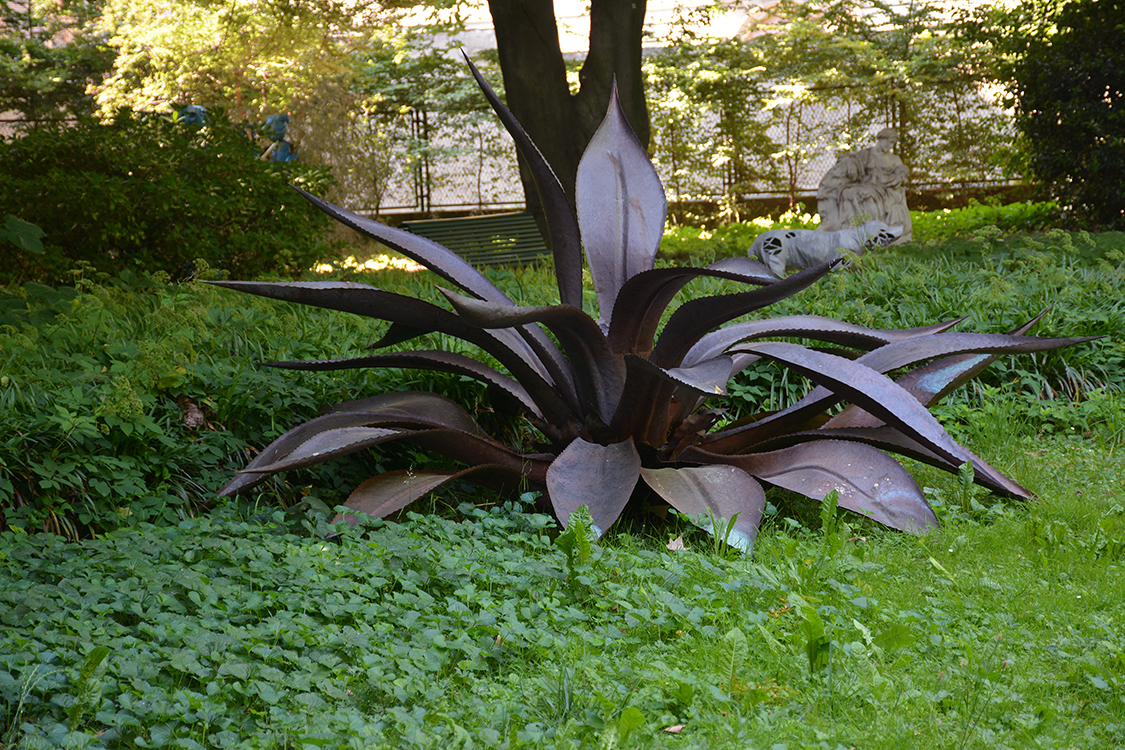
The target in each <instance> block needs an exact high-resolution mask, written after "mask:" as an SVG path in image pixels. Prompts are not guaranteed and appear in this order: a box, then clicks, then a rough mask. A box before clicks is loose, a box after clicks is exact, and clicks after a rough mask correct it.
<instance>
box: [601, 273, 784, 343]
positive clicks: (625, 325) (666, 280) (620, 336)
mask: <svg viewBox="0 0 1125 750" xmlns="http://www.w3.org/2000/svg"><path fill="white" fill-rule="evenodd" d="M740 260H741V261H750V259H749V258H741V259H739V258H728V259H726V261H721V262H720V263H712V264H711V265H709V266H707V267H706V268H691V267H685V268H653V269H650V270H648V271H642V272H640V273H638V274H635V275H634V276H632V277H631V278H629V279H628V280H627V281H626V282H625V283H624V284H623V285H622V286H621V290H620V291H619V292H618V293H617V298H618V300H620V304H618V305H617V306H616V307H614V310H613V318H612V320H611V322H610V325H609V345H610V347H611V348H612V349H613V351H615V352H617V353H618V354H637V355H640V356H647V355H648V353H649V352H650V351H652V342H653V339H654V337H655V336H656V329H657V327H658V326H659V325H660V318H661V316H662V315H663V314H664V310H665V309H666V308H667V307H668V304H669V303H670V302H671V301H672V300H673V299H675V297H676V294H677V293H678V292H679V291H680V290H681V289H683V287H684V285H686V284H687V283H688V282H689V281H691V280H692V279H696V278H699V277H700V276H710V277H715V278H721V279H731V280H732V281H742V282H745V283H748V284H758V285H759V286H765V285H766V284H774V283H776V282H777V279H776V278H775V277H773V276H770V277H769V279H768V280H766V279H763V278H762V277H761V276H759V275H757V274H756V273H755V272H754V271H755V269H754V268H753V264H752V263H741V262H739V263H732V262H729V261H740ZM754 263H757V261H754ZM758 265H759V266H760V265H761V263H758ZM762 267H763V268H765V266H762ZM720 353H721V352H720Z"/></svg>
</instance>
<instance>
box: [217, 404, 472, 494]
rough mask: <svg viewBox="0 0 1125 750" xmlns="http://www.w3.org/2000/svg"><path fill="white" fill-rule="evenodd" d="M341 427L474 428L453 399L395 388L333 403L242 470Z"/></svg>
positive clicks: (236, 488)
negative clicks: (396, 390) (395, 389)
mask: <svg viewBox="0 0 1125 750" xmlns="http://www.w3.org/2000/svg"><path fill="white" fill-rule="evenodd" d="M344 427H399V428H403V427H405V428H412V429H418V428H423V429H424V428H435V427H446V428H451V429H458V430H464V431H467V432H474V431H478V430H479V429H480V428H479V427H477V424H476V422H474V421H473V418H472V417H470V416H469V414H468V412H466V411H465V410H464V409H462V408H461V407H460V406H459V405H458V404H457V403H456V402H454V401H451V400H449V399H447V398H446V397H445V396H439V395H438V394H436V393H426V392H421V391H399V392H394V393H384V394H382V395H380V396H373V397H371V398H365V399H360V400H358V401H347V402H344V403H341V404H336V405H335V406H333V407H332V408H331V410H330V411H329V413H327V414H324V415H322V416H319V417H316V418H314V419H310V420H309V421H307V422H304V423H302V424H299V425H297V426H296V427H294V428H292V429H290V430H288V431H287V432H285V433H284V434H283V435H281V436H279V437H278V438H277V439H276V440H274V441H273V442H272V443H270V444H269V445H267V446H266V447H265V448H263V449H262V450H261V452H260V453H258V455H257V457H255V458H254V460H253V461H251V462H250V463H249V464H247V465H246V470H247V471H249V470H252V469H258V468H260V467H263V466H268V465H270V464H273V463H277V462H279V461H283V460H285V458H286V457H287V456H288V455H289V454H290V453H291V452H292V451H293V450H295V449H296V448H297V447H299V446H300V445H301V444H302V443H304V442H306V441H308V440H310V439H311V438H313V437H314V436H316V435H317V434H319V433H322V432H326V431H328V430H335V429H340V428H344ZM265 478H266V475H265V474H262V473H256V472H251V473H242V474H238V475H237V476H235V478H234V479H232V480H231V481H230V482H229V483H228V484H227V485H226V486H225V487H223V489H221V490H220V491H219V492H218V495H219V496H220V497H227V496H229V495H233V494H235V493H237V492H241V491H242V490H245V489H248V488H250V487H253V486H254V485H256V484H258V483H259V482H261V481H262V480H263V479H265Z"/></svg>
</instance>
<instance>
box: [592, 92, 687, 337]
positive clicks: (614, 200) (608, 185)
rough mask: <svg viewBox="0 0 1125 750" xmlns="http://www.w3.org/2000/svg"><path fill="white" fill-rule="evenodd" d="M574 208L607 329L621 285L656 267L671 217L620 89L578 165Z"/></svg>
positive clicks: (605, 328) (604, 328) (611, 100)
mask: <svg viewBox="0 0 1125 750" xmlns="http://www.w3.org/2000/svg"><path fill="white" fill-rule="evenodd" d="M575 204H576V207H577V209H578V227H579V230H580V231H581V233H582V244H583V247H584V249H585V251H586V261H587V262H588V263H589V264H590V275H591V276H593V278H594V290H595V291H596V292H597V294H598V323H599V324H600V325H601V327H602V330H608V328H609V321H610V319H611V315H612V313H613V306H614V304H615V303H616V302H617V293H618V292H619V291H620V290H621V287H622V285H623V284H624V283H625V282H626V281H628V280H629V279H630V278H631V277H633V276H635V275H636V274H638V273H641V272H642V271H648V270H649V269H651V268H652V266H653V260H654V259H655V258H656V251H657V250H658V249H659V248H660V238H661V236H662V235H663V234H664V220H665V218H666V217H667V215H668V201H667V200H666V199H665V197H664V187H663V186H662V185H661V184H660V178H659V177H657V175H656V170H655V169H654V168H653V166H652V162H650V161H649V159H648V152H646V151H645V148H644V145H642V144H641V142H640V140H638V139H637V136H636V135H635V134H634V133H633V129H632V128H630V127H629V123H628V121H626V119H625V114H624V112H622V111H621V104H620V102H618V100H617V89H616V87H614V90H613V94H612V96H610V101H609V112H607V113H606V117H605V120H603V121H602V124H601V126H600V127H599V128H598V131H597V132H596V133H594V137H593V138H592V139H591V140H590V145H589V146H588V147H587V149H586V153H585V154H583V156H582V161H581V162H580V163H579V164H578V181H577V185H576V190H575Z"/></svg>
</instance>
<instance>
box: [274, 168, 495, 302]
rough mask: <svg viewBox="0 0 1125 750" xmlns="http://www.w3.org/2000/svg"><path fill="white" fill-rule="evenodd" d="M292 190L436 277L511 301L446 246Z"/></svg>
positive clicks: (490, 297) (483, 296)
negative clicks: (413, 261) (431, 272)
mask: <svg viewBox="0 0 1125 750" xmlns="http://www.w3.org/2000/svg"><path fill="white" fill-rule="evenodd" d="M293 189H294V190H296V191H297V192H298V193H300V194H301V195H303V196H304V197H305V199H306V200H307V201H308V202H309V203H312V204H313V205H314V206H316V207H317V208H319V209H320V210H321V211H323V212H324V213H326V214H328V215H329V216H331V217H332V218H333V219H335V220H336V221H338V222H340V223H341V224H343V225H345V226H348V227H351V228H352V229H354V230H355V231H357V232H359V233H360V234H363V235H366V236H368V237H370V238H372V239H375V240H378V241H379V242H382V243H383V244H384V245H387V246H388V247H392V248H394V249H395V250H398V251H399V252H400V253H402V254H403V255H405V256H407V257H408V258H411V259H412V260H415V261H417V262H419V263H421V264H422V265H423V266H425V267H426V268H428V269H430V270H431V271H433V272H434V273H436V274H437V275H438V276H440V277H442V278H443V279H446V280H447V281H449V282H451V283H453V284H456V285H457V286H459V287H460V288H462V289H464V290H465V291H467V292H471V293H472V294H475V295H477V296H478V297H480V298H481V299H486V300H488V301H489V302H495V303H497V304H504V303H507V304H509V305H510V304H512V300H511V299H509V298H508V295H506V294H504V293H503V292H501V291H500V290H499V289H497V288H496V285H495V284H493V283H492V282H491V281H489V280H488V279H487V278H485V276H484V274H482V273H481V272H480V271H478V270H477V269H476V268H475V267H473V265H472V264H471V263H469V262H468V261H467V260H465V259H464V258H462V257H461V256H460V255H458V254H457V253H455V252H453V251H452V250H450V249H449V248H447V247H444V246H442V245H439V244H438V243H436V242H434V241H433V240H431V239H429V238H427V237H423V236H421V235H418V234H414V233H413V232H408V231H406V230H405V229H398V228H397V227H389V226H387V225H386V224H383V223H381V222H378V221H375V220H374V219H369V218H367V217H366V216H360V215H359V214H356V213H352V212H351V211H349V210H347V209H346V208H341V207H340V206H337V205H334V204H332V203H329V202H328V201H326V200H324V199H323V198H318V197H317V196H315V195H313V194H312V193H310V192H308V191H305V190H302V189H301V188H299V187H296V186H293Z"/></svg>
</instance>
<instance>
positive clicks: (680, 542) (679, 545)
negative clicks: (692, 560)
mask: <svg viewBox="0 0 1125 750" xmlns="http://www.w3.org/2000/svg"><path fill="white" fill-rule="evenodd" d="M668 549H670V550H672V551H673V552H683V551H684V550H685V549H687V545H685V544H684V535H683V534H680V535H679V536H678V537H676V538H675V539H673V540H672V541H670V542H668Z"/></svg>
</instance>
